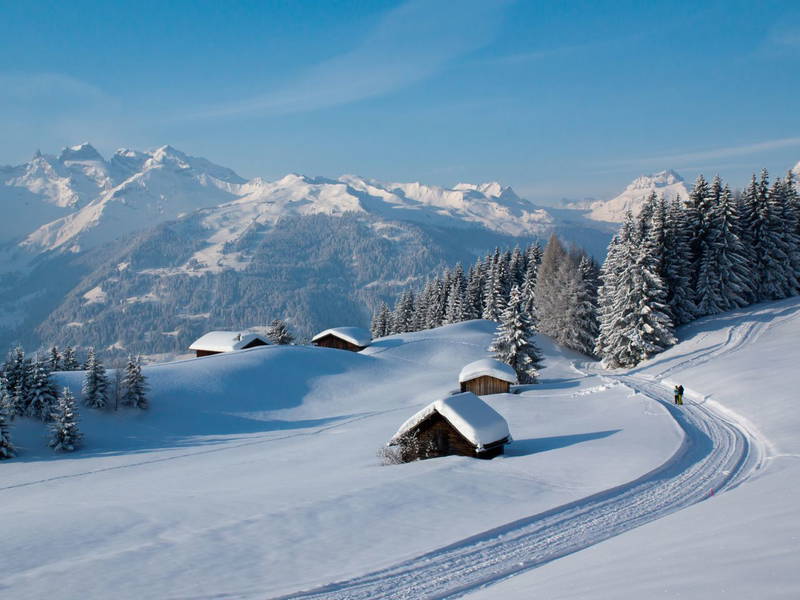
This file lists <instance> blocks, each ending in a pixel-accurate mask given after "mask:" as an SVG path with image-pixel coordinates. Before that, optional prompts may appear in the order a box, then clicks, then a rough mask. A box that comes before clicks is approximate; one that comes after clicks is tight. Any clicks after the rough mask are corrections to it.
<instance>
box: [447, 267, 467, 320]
mask: <svg viewBox="0 0 800 600" xmlns="http://www.w3.org/2000/svg"><path fill="white" fill-rule="evenodd" d="M466 291H467V280H466V278H465V277H464V267H462V266H461V263H457V264H456V268H455V269H454V270H453V274H452V276H451V278H450V289H449V290H448V293H447V307H446V308H445V314H444V322H445V323H460V322H461V321H464V320H465V318H466V317H465V314H466V312H467V311H466Z"/></svg>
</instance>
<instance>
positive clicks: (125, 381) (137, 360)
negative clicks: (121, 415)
mask: <svg viewBox="0 0 800 600" xmlns="http://www.w3.org/2000/svg"><path fill="white" fill-rule="evenodd" d="M148 387H149V386H148V385H147V378H146V377H145V376H144V373H142V357H141V356H136V357H134V356H133V355H131V356H129V357H128V363H127V364H126V365H125V375H124V377H123V378H122V389H123V394H122V404H123V405H125V406H130V407H131V408H138V409H139V410H146V409H147V408H148V407H149V402H148V401H147V390H148Z"/></svg>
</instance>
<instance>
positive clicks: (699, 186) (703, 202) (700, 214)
mask: <svg viewBox="0 0 800 600" xmlns="http://www.w3.org/2000/svg"><path fill="white" fill-rule="evenodd" d="M710 204H711V199H710V190H709V186H708V182H707V181H706V180H705V178H704V177H703V175H702V174H701V175H698V176H697V179H696V180H695V183H694V188H692V191H691V193H690V194H689V197H688V198H687V199H686V203H685V205H684V219H683V223H684V227H685V228H686V233H687V235H688V238H689V239H688V241H689V248H690V250H691V252H690V254H691V256H690V259H691V263H692V274H691V281H690V283H691V285H692V289H696V288H697V285H696V284H697V261H698V260H699V258H698V257H699V256H700V240H701V239H702V238H703V235H704V233H705V229H706V215H705V214H704V210H705V209H706V208H707V207H708V206H710Z"/></svg>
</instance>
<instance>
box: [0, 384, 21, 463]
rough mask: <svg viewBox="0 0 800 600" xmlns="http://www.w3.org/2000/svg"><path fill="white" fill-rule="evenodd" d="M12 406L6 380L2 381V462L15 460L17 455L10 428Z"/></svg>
mask: <svg viewBox="0 0 800 600" xmlns="http://www.w3.org/2000/svg"><path fill="white" fill-rule="evenodd" d="M10 405H11V396H10V395H9V393H8V389H6V385H5V380H4V379H0V460H3V459H6V458H14V457H15V456H16V455H17V453H16V450H15V449H14V444H13V443H12V442H11V431H10V430H9V426H8V421H9V419H11V415H10V413H9V408H10Z"/></svg>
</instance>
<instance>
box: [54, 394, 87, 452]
mask: <svg viewBox="0 0 800 600" xmlns="http://www.w3.org/2000/svg"><path fill="white" fill-rule="evenodd" d="M82 437H83V436H82V435H81V433H80V431H79V430H78V409H77V407H76V406H75V398H74V397H73V396H72V392H70V391H69V388H66V387H65V388H64V391H63V392H62V393H61V394H60V395H59V397H58V401H57V403H56V405H55V408H54V410H53V413H52V416H51V423H50V447H51V448H52V449H53V450H55V451H56V452H73V451H74V450H77V449H78V447H79V446H80V443H81V439H82Z"/></svg>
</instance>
